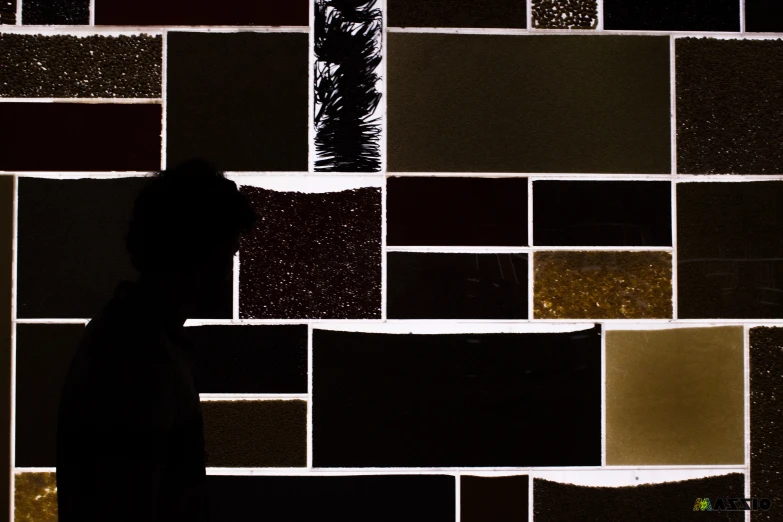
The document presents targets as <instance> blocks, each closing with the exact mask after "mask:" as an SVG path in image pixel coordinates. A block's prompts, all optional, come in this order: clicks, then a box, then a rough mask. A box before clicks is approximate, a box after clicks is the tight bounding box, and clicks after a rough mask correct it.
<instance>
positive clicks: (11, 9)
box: [0, 0, 18, 25]
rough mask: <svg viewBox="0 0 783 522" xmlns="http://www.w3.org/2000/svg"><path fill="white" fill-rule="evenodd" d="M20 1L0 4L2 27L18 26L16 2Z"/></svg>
mask: <svg viewBox="0 0 783 522" xmlns="http://www.w3.org/2000/svg"><path fill="white" fill-rule="evenodd" d="M17 1H18V0H2V1H1V2H0V25H16V2H17Z"/></svg>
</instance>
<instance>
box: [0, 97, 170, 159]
mask: <svg viewBox="0 0 783 522" xmlns="http://www.w3.org/2000/svg"><path fill="white" fill-rule="evenodd" d="M0 121H2V122H3V123H4V124H3V125H2V127H0V170H5V171H14V170H21V171H137V172H145V171H153V170H157V169H159V168H160V156H161V154H160V153H161V148H160V143H161V126H162V125H161V106H160V105H159V104H112V103H95V104H94V103H27V102H22V103H0Z"/></svg>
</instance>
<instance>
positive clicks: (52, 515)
mask: <svg viewBox="0 0 783 522" xmlns="http://www.w3.org/2000/svg"><path fill="white" fill-rule="evenodd" d="M14 522H57V476H56V475H55V474H54V473H52V472H46V473H16V474H15V475H14Z"/></svg>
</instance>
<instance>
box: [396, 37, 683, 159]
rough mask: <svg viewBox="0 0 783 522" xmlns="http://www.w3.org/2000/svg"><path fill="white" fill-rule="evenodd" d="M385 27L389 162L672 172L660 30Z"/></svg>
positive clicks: (665, 41)
mask: <svg viewBox="0 0 783 522" xmlns="http://www.w3.org/2000/svg"><path fill="white" fill-rule="evenodd" d="M387 37H388V38H387V50H388V57H387V70H388V72H387V77H386V81H387V87H388V89H387V90H388V97H387V98H388V99H387V119H388V131H387V151H388V170H389V171H390V172H489V173H506V172H508V173H530V172H545V173H559V172H563V173H593V172H595V173H616V174H629V173H640V174H664V173H665V174H668V173H671V99H670V89H671V87H670V85H671V79H670V74H669V73H670V67H669V55H670V49H669V37H668V36H635V35H634V36H628V35H602V36H601V37H600V38H596V37H595V36H594V35H544V34H539V35H536V36H535V38H520V37H519V35H497V34H442V33H438V34H436V33H430V34H424V33H396V32H392V33H389V34H388V35H387Z"/></svg>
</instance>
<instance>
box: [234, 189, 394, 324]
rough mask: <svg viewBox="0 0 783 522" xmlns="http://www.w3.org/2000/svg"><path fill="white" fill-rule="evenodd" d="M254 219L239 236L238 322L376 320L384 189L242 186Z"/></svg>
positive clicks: (379, 293) (378, 299)
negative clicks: (284, 189) (305, 189)
mask: <svg viewBox="0 0 783 522" xmlns="http://www.w3.org/2000/svg"><path fill="white" fill-rule="evenodd" d="M240 191H241V192H242V193H243V194H244V195H245V196H246V197H247V198H248V200H249V201H250V203H251V204H252V205H253V207H254V208H255V209H256V211H257V212H258V214H259V219H258V221H257V223H256V225H255V228H254V229H253V230H252V231H251V232H250V233H248V234H246V235H244V236H243V237H242V238H241V246H240V253H239V266H240V272H239V317H240V319H273V318H277V319H318V318H324V319H379V318H380V317H381V189H380V187H363V188H357V189H351V190H343V191H340V192H324V193H304V192H293V191H291V192H277V191H274V190H268V189H264V188H260V187H251V186H242V187H240Z"/></svg>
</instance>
